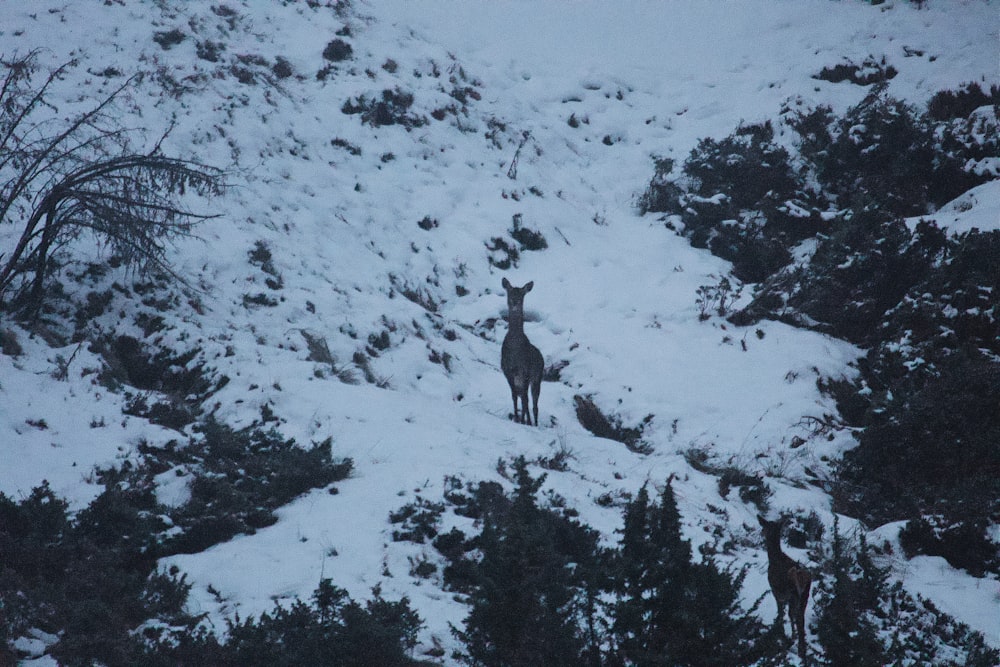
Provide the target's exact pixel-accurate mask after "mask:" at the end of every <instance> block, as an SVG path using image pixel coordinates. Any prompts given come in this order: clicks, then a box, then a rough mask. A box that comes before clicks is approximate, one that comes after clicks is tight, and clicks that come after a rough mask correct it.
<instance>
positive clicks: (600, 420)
mask: <svg viewBox="0 0 1000 667" xmlns="http://www.w3.org/2000/svg"><path fill="white" fill-rule="evenodd" d="M573 402H574V403H575V404H576V418H577V419H578V420H580V425H581V426H583V427H584V428H585V429H587V430H588V431H590V432H591V433H593V434H594V435H596V436H597V437H598V438H608V439H609V440H617V441H618V442H620V443H622V444H624V445H625V446H626V447H628V448H629V449H630V450H631V451H633V452H636V453H639V454H648V453H649V452H650V451H652V448H651V445H650V444H649V443H648V442H646V441H645V440H643V439H642V432H643V429H645V428H646V426H647V425H648V424H649V423H650V422H651V421H653V415H646V417H645V419H643V420H642V422H640V423H639V424H638V425H637V426H624V425H623V424H622V418H621V417H620V416H619V415H614V414H613V415H605V414H604V413H603V412H601V409H600V408H598V407H597V404H596V403H594V401H593V399H591V398H589V397H587V396H580V395H577V396H574V397H573Z"/></svg>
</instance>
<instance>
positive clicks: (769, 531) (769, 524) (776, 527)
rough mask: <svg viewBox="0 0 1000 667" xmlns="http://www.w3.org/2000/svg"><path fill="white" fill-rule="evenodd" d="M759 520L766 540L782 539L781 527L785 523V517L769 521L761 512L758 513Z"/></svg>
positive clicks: (776, 540)
mask: <svg viewBox="0 0 1000 667" xmlns="http://www.w3.org/2000/svg"><path fill="white" fill-rule="evenodd" d="M757 522H758V523H760V527H761V532H762V533H763V534H764V542H775V543H777V542H778V541H780V539H781V529H782V527H783V526H784V525H785V520H784V519H783V518H781V519H778V520H777V521H768V520H767V519H765V518H764V517H763V516H761V515H760V514H758V515H757Z"/></svg>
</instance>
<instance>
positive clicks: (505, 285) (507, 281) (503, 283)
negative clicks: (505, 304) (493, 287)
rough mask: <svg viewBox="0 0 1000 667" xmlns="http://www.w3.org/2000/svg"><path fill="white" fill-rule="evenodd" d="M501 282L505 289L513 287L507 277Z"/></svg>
mask: <svg viewBox="0 0 1000 667" xmlns="http://www.w3.org/2000/svg"><path fill="white" fill-rule="evenodd" d="M501 284H502V285H503V288H504V289H510V287H511V285H510V281H509V280H507V279H506V278H504V279H503V282H502V283H501Z"/></svg>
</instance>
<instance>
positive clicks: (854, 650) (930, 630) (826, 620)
mask: <svg viewBox="0 0 1000 667" xmlns="http://www.w3.org/2000/svg"><path fill="white" fill-rule="evenodd" d="M877 555H878V554H877V553H876V551H875V549H873V548H872V547H870V546H869V545H868V544H867V542H866V540H865V538H864V533H861V534H860V536H859V537H858V539H857V540H856V541H853V540H850V539H848V538H846V537H845V536H844V535H843V534H842V533H841V532H840V527H839V524H838V523H837V522H836V521H835V522H834V530H833V536H832V541H831V542H830V544H829V551H828V552H827V553H826V557H825V559H824V567H823V572H822V575H821V577H820V578H819V581H818V582H817V592H816V593H815V597H816V598H817V602H816V606H815V613H814V617H813V618H814V623H813V631H814V633H815V636H816V638H817V640H818V643H819V645H820V647H821V648H822V649H823V653H822V655H821V656H820V660H819V662H820V664H822V665H829V666H831V667H840V666H843V667H848V666H850V667H855V666H858V667H864V666H866V665H871V666H873V667H875V666H880V665H886V664H892V665H911V664H917V665H955V666H956V667H957V666H958V665H964V666H965V667H992V665H995V664H998V661H1000V651H997V650H996V649H992V648H990V647H989V646H988V645H987V644H986V643H985V641H984V638H983V636H982V634H980V633H977V632H972V631H971V630H970V629H969V628H968V627H967V626H965V625H963V624H961V623H958V622H957V621H955V620H954V619H953V618H951V617H949V616H948V615H946V614H942V613H941V612H940V611H938V610H937V609H936V608H934V606H933V605H931V603H930V602H928V601H926V600H922V599H919V598H918V599H914V598H913V597H911V596H910V595H908V594H907V593H906V592H905V591H904V590H903V588H902V585H901V584H899V583H895V584H890V583H889V580H888V576H887V570H885V569H883V568H881V567H879V566H878V565H877V564H876V557H877Z"/></svg>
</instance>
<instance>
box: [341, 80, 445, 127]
mask: <svg viewBox="0 0 1000 667" xmlns="http://www.w3.org/2000/svg"><path fill="white" fill-rule="evenodd" d="M411 106H413V93H409V92H406V91H404V90H401V89H400V88H393V89H389V88H386V89H385V90H383V91H382V94H381V96H380V97H379V98H378V99H369V98H367V97H366V96H364V95H361V96H360V97H358V98H357V99H354V100H348V101H346V102H344V105H343V106H342V107H341V109H340V110H341V111H342V112H343V113H345V114H348V115H360V116H361V122H362V123H365V124H367V125H371V126H372V127H381V126H383V125H402V126H403V127H405V128H406V129H408V130H411V129H413V128H415V127H420V126H422V125H426V124H427V119H426V118H424V117H423V116H419V115H417V114H414V113H411V112H410V107H411Z"/></svg>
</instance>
